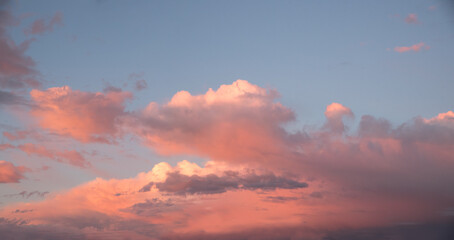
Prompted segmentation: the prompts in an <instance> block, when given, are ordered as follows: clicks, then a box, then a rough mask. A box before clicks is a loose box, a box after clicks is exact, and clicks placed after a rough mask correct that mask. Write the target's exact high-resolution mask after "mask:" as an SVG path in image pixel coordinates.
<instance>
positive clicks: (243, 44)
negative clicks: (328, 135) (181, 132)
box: [11, 1, 454, 123]
mask: <svg viewBox="0 0 454 240" xmlns="http://www.w3.org/2000/svg"><path fill="white" fill-rule="evenodd" d="M430 6H435V7H436V9H435V10H429V7H430ZM13 10H14V12H15V13H17V14H21V13H28V12H29V13H33V16H34V17H50V16H52V15H53V14H54V13H55V12H56V11H61V12H62V13H63V16H64V19H63V23H64V26H63V27H59V28H57V29H56V30H55V31H54V32H52V33H49V34H45V35H43V36H36V41H35V42H33V43H32V45H31V47H30V49H29V51H28V52H27V53H28V54H29V55H30V56H31V57H32V58H33V59H35V60H36V62H37V68H38V69H39V70H40V72H41V73H42V75H43V78H44V79H45V80H46V81H48V84H46V85H47V86H61V85H70V86H71V87H72V88H75V89H87V90H92V91H96V90H100V89H102V88H103V87H104V84H106V83H109V84H112V85H115V86H121V85H122V84H123V83H125V82H127V80H128V76H129V75H130V74H132V73H137V74H143V78H144V79H145V80H146V81H147V82H148V85H149V88H148V89H147V90H146V91H143V92H142V93H140V94H138V95H137V100H136V101H135V102H134V104H137V105H138V106H143V105H145V104H147V103H148V102H149V101H150V100H153V101H158V102H159V101H165V99H168V98H169V97H170V96H172V95H173V94H174V93H175V92H176V91H179V90H183V89H185V90H188V91H189V92H193V93H202V92H205V91H206V90H207V88H210V87H211V88H216V87H217V86H219V85H220V84H225V83H230V82H233V81H234V80H236V79H246V80H248V81H250V82H253V83H255V84H258V85H260V86H269V87H271V88H275V89H277V90H278V91H279V92H280V93H281V95H282V99H281V101H282V102H284V103H285V104H287V105H288V106H290V107H291V108H293V109H294V110H295V112H296V113H297V114H298V119H299V120H301V121H302V122H303V123H305V122H308V123H316V122H318V121H319V120H320V119H322V118H323V114H322V113H323V111H324V107H325V106H326V105H327V104H329V103H331V102H333V101H337V102H340V103H342V104H345V105H347V106H350V107H351V108H352V109H355V112H356V113H358V115H362V114H372V115H377V116H382V117H385V118H387V119H390V120H392V121H393V122H395V123H401V122H403V121H406V120H408V119H410V118H412V117H415V116H417V115H422V116H424V117H430V116H433V115H434V114H436V113H439V112H443V111H447V110H449V109H452V108H453V103H454V101H453V100H454V99H453V95H452V94H451V91H450V90H451V89H452V88H453V87H454V86H453V84H454V83H453V82H454V81H452V76H453V75H454V74H453V73H454V70H453V69H454V68H453V67H452V66H453V59H452V57H451V56H452V54H453V51H454V50H453V47H452V40H453V39H454V29H453V28H452V23H453V21H454V19H453V17H452V15H451V13H452V9H450V6H449V4H447V3H446V2H443V1H380V2H376V1H325V2H320V1H228V2H223V1H190V2H189V1H188V2H178V1H134V2H122V1H119V2H117V1H115V2H109V1H77V2H71V3H70V4H69V3H68V2H66V1H46V4H42V3H40V2H18V3H17V4H14V7H13ZM410 13H416V14H417V15H418V19H419V21H420V22H421V23H420V24H407V23H405V22H404V18H405V17H406V16H407V15H408V14H410ZM32 20H33V17H30V18H28V19H26V20H25V21H23V25H24V26H26V25H27V24H29V23H30V22H31V21H32ZM11 32H12V33H13V36H14V39H17V41H21V40H24V39H25V36H24V34H23V32H22V29H21V28H20V27H16V28H14V29H12V31H11ZM419 42H424V43H426V44H427V45H429V46H430V47H431V49H430V50H429V51H421V52H409V53H397V52H394V51H392V49H393V48H394V47H396V46H410V45H413V44H417V43H419ZM387 49H391V51H389V50H388V51H387ZM359 99H361V100H360V101H359ZM132 108H134V107H132Z"/></svg>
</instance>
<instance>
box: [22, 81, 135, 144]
mask: <svg viewBox="0 0 454 240" xmlns="http://www.w3.org/2000/svg"><path fill="white" fill-rule="evenodd" d="M30 95H31V98H32V100H33V101H34V103H35V104H36V105H37V107H36V108H33V109H32V110H31V114H32V115H33V116H34V117H36V118H37V119H38V121H39V124H40V126H41V127H42V128H45V129H48V130H50V131H52V132H55V133H57V134H61V135H68V136H71V137H73V138H75V139H77V140H79V141H82V142H110V141H112V138H113V136H114V135H116V134H118V127H117V123H118V121H120V117H121V116H123V115H124V114H125V102H126V100H128V99H131V98H132V94H131V93H129V92H122V91H111V92H108V93H100V92H97V93H92V92H82V91H77V90H76V91H73V90H72V89H71V88H69V87H68V86H65V87H57V88H49V89H47V90H45V91H40V90H36V89H34V90H32V91H31V92H30Z"/></svg>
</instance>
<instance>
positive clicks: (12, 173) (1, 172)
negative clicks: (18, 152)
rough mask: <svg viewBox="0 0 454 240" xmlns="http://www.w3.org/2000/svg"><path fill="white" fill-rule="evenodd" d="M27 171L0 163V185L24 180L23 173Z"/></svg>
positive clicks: (5, 162)
mask: <svg viewBox="0 0 454 240" xmlns="http://www.w3.org/2000/svg"><path fill="white" fill-rule="evenodd" d="M25 171H27V168H26V167H24V166H14V164H12V163H10V162H7V161H0V183H18V182H19V181H20V180H21V179H24V178H25V177H24V175H23V173H24V172H25Z"/></svg>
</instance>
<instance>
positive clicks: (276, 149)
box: [129, 80, 294, 161]
mask: <svg viewBox="0 0 454 240" xmlns="http://www.w3.org/2000/svg"><path fill="white" fill-rule="evenodd" d="M277 96H278V94H277V93H276V91H273V90H267V89H264V88H261V87H259V86H256V85H253V84H251V83H249V82H247V81H244V80H238V81H236V82H234V83H233V84H231V85H222V86H221V87H219V89H217V90H216V91H214V90H212V89H209V90H208V91H207V92H206V93H205V94H202V95H191V94H190V93H189V92H186V91H180V92H178V93H177V94H175V95H174V96H173V97H172V99H171V100H170V101H169V102H168V103H165V104H162V105H160V104H157V103H155V102H152V103H150V104H149V105H148V106H147V108H146V109H144V110H143V111H141V112H138V113H136V115H135V116H134V118H133V119H132V120H131V122H130V123H129V125H130V126H131V128H132V131H134V132H135V133H136V134H137V135H139V136H141V137H142V138H143V139H144V141H145V142H146V143H147V144H148V145H149V146H151V147H153V149H155V150H156V151H157V152H158V153H160V154H162V155H172V154H186V153H190V154H200V155H203V156H208V157H210V158H212V159H216V160H230V161H235V160H248V161H262V160H266V159H268V158H269V157H270V156H274V157H275V158H279V157H280V154H281V153H282V152H285V151H286V150H285V149H286V148H288V146H291V145H292V142H291V141H290V136H287V133H286V132H285V131H284V129H283V128H282V125H283V124H285V123H287V122H289V121H292V120H293V119H294V114H293V112H292V111H291V110H290V109H288V108H286V107H284V106H282V105H281V104H280V103H277V102H275V101H274V100H275V99H276V97H277ZM265 156H266V157H265Z"/></svg>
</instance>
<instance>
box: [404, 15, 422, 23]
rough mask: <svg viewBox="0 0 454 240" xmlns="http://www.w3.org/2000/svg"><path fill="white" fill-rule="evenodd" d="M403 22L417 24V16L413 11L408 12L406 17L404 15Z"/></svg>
mask: <svg viewBox="0 0 454 240" xmlns="http://www.w3.org/2000/svg"><path fill="white" fill-rule="evenodd" d="M405 22H406V23H408V24H419V23H420V22H419V20H418V16H417V15H416V14H415V13H410V14H408V16H407V17H405Z"/></svg>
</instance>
